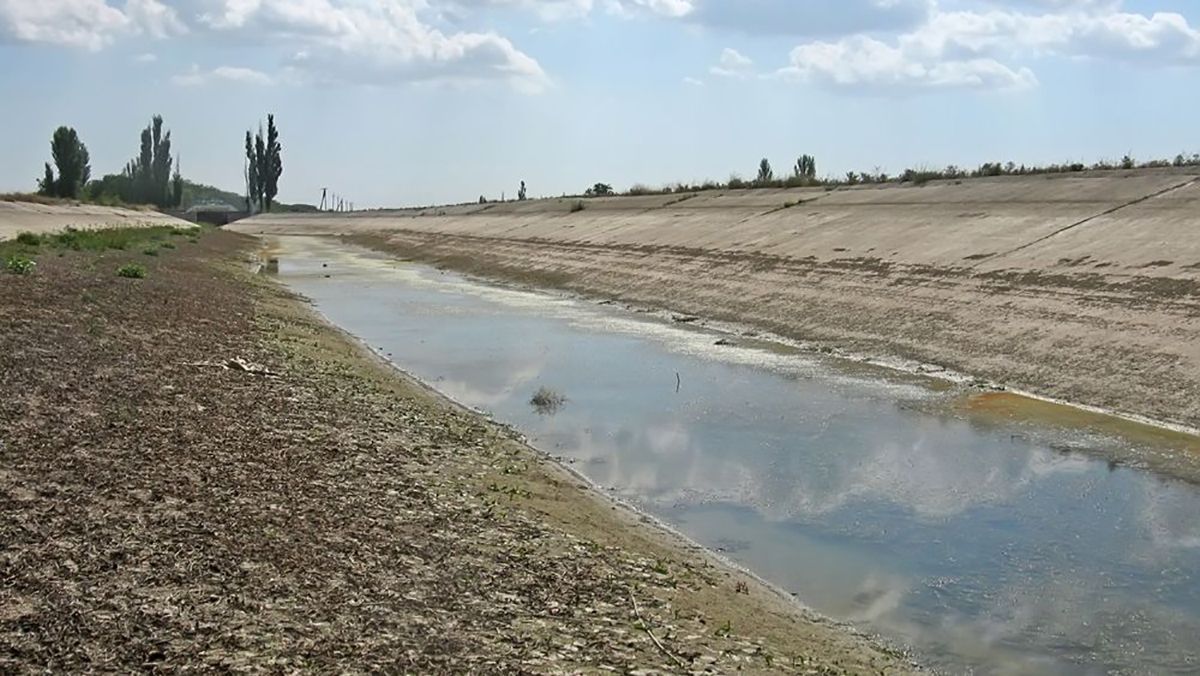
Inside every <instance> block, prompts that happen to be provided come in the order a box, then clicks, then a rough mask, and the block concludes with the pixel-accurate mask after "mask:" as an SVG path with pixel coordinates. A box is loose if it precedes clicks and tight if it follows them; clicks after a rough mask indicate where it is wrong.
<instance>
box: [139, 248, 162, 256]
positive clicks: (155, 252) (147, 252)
mask: <svg viewBox="0 0 1200 676" xmlns="http://www.w3.org/2000/svg"><path fill="white" fill-rule="evenodd" d="M142 253H143V254H145V255H147V256H157V255H158V249H155V248H153V247H151V248H149V249H142Z"/></svg>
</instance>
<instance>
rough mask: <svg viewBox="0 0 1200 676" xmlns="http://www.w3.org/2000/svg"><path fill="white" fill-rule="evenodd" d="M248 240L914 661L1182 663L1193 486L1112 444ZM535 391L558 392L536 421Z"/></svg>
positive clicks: (466, 399)
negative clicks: (1133, 462)
mask: <svg viewBox="0 0 1200 676" xmlns="http://www.w3.org/2000/svg"><path fill="white" fill-rule="evenodd" d="M273 246H274V247H275V248H274V253H272V255H278V256H279V257H280V261H281V263H280V266H279V276H280V278H281V279H282V280H283V281H284V282H285V283H287V284H288V285H289V286H291V287H292V288H294V289H295V290H297V291H299V292H301V293H303V294H304V295H306V296H308V297H309V298H311V299H313V301H314V302H315V304H316V306H317V308H318V309H319V310H320V311H321V312H322V313H324V314H325V315H326V316H327V317H328V318H329V319H330V320H332V321H333V322H335V323H336V324H338V325H340V326H342V327H343V328H345V329H347V330H348V331H350V332H351V333H353V334H355V335H357V336H359V337H360V338H362V339H363V340H364V341H366V342H367V343H368V344H370V345H371V346H372V347H374V348H375V349H376V350H378V351H379V352H380V353H381V354H384V355H386V356H388V357H389V358H391V359H392V360H393V361H394V362H395V363H396V364H397V365H398V366H400V367H401V368H403V369H405V370H406V371H408V372H410V373H412V374H414V375H416V376H418V377H420V378H421V379H423V380H425V381H426V382H428V383H430V384H431V385H433V386H434V387H436V388H437V389H439V390H440V391H442V392H443V393H445V394H447V395H449V396H450V397H452V398H454V399H456V400H458V401H460V402H462V403H464V404H467V405H470V406H474V407H477V408H480V409H483V410H485V411H488V412H490V413H492V414H494V416H495V417H496V419H498V420H501V421H504V422H507V423H510V424H512V425H513V426H515V427H516V428H517V429H518V430H520V431H521V432H523V433H525V434H526V435H527V436H528V437H529V438H530V440H531V442H532V443H533V444H534V445H536V446H537V447H539V448H541V449H543V450H545V451H547V452H549V453H551V454H553V455H556V456H561V457H563V458H564V459H566V461H567V462H571V463H573V465H574V467H575V468H576V469H577V470H579V471H580V472H582V473H583V474H585V475H586V476H587V477H589V478H590V479H591V480H593V481H594V482H596V483H597V484H598V485H600V486H601V487H603V488H605V489H607V490H610V491H612V492H613V493H614V494H616V495H618V496H619V497H621V498H622V499H624V500H626V501H628V502H630V503H632V504H634V505H636V506H638V507H640V508H642V509H644V510H645V511H647V512H649V513H651V514H653V515H655V516H657V517H659V518H661V519H662V520H664V521H666V522H667V523H669V524H671V525H673V526H675V527H676V528H677V529H678V530H680V531H681V532H683V533H684V534H686V535H688V536H690V537H691V538H692V539H694V540H696V541H697V542H699V543H701V544H704V545H706V546H708V547H711V548H713V549H717V550H718V551H721V552H723V553H724V554H725V555H726V556H727V557H729V558H731V559H733V560H734V561H736V562H738V563H740V564H742V565H744V566H746V567H747V568H749V569H751V570H753V571H755V572H756V573H758V574H759V575H761V576H762V577H764V578H766V579H768V580H770V581H772V582H774V583H775V584H777V585H778V586H780V587H782V588H784V589H787V590H789V591H792V592H794V593H795V594H796V595H797V596H798V597H799V599H800V600H802V601H803V602H804V603H806V604H807V605H810V606H812V607H813V608H815V609H816V610H818V611H820V612H822V613H824V614H826V615H829V616H832V617H835V618H838V619H843V620H848V621H850V622H853V623H854V624H856V625H858V626H860V627H861V628H863V629H866V630H868V631H873V632H877V633H879V634H880V635H882V636H885V637H887V638H889V639H891V640H892V641H894V642H896V643H900V644H903V645H906V646H909V647H911V648H912V649H913V650H914V652H915V653H916V656H917V658H918V659H919V661H921V662H923V663H925V664H927V665H929V666H933V667H935V668H939V669H942V670H944V671H947V672H951V673H964V672H972V671H973V672H975V673H1078V674H1102V673H1112V672H1123V673H1155V674H1162V673H1194V672H1196V671H1197V670H1200V638H1198V637H1200V579H1198V578H1197V571H1198V570H1200V518H1197V517H1198V516H1200V489H1198V488H1197V486H1195V485H1193V484H1190V483H1186V482H1183V481H1179V480H1172V479H1167V478H1162V475H1155V474H1152V473H1150V472H1147V471H1143V470H1138V469H1132V468H1126V467H1120V466H1117V465H1115V464H1113V463H1111V462H1107V461H1105V460H1104V459H1103V458H1104V457H1105V456H1106V455H1107V454H1108V453H1109V452H1110V450H1111V449H1110V447H1114V446H1115V445H1118V444H1120V443H1122V442H1121V441H1120V440H1117V439H1112V438H1109V437H1106V436H1105V435H1104V434H1103V433H1102V432H1098V431H1096V430H1094V429H1064V428H1054V427H1043V426H1041V425H1040V424H1039V423H1037V422H1036V421H1035V422H1034V423H1030V424H1023V425H1010V424H1007V423H998V422H996V421H994V420H982V419H978V418H973V417H970V416H968V415H966V414H963V413H962V412H961V410H960V409H961V407H956V406H955V405H953V402H952V401H951V399H952V398H953V397H955V396H956V395H955V394H954V393H947V392H946V391H945V388H944V387H936V386H934V384H933V383H930V382H926V381H923V380H921V379H919V378H917V377H911V376H903V375H899V374H895V373H892V372H886V371H882V370H875V369H871V368H869V367H863V366H860V365H854V364H846V363H841V362H836V361H833V360H825V359H821V358H817V357H813V356H811V355H809V354H806V353H801V352H799V351H795V350H790V349H786V348H781V347H778V346H772V345H768V344H765V343H763V344H756V343H752V342H745V339H737V340H738V343H739V344H738V345H736V346H716V345H714V342H715V341H716V340H717V338H718V337H719V336H717V335H715V334H713V333H711V332H707V331H705V330H703V329H702V328H696V327H690V326H684V325H680V324H673V323H671V322H669V321H662V320H659V319H657V318H653V317H648V316H641V315H637V314H634V313H631V312H628V311H626V310H623V309H620V308H616V307H612V306H601V305H597V304H593V303H588V302H585V301H578V300H571V299H565V298H561V297H557V296H551V295H543V294H536V293H526V292H521V291H514V290H509V289H503V288H498V287H494V286H490V285H487V284H482V283H477V282H474V281H471V280H466V279H464V278H462V277H460V276H457V275H454V274H450V273H442V272H438V271H436V270H433V269H430V268H426V267H422V266H417V265H412V264H406V263H400V262H397V261H394V260H392V259H389V258H387V257H385V256H383V255H380V254H375V253H371V252H367V251H365V250H362V249H358V248H355V247H351V246H345V245H341V244H339V243H337V242H334V241H327V240H318V239H312V238H286V237H285V238H280V239H278V240H277V241H275V242H273ZM326 266H327V267H326ZM541 387H547V388H550V389H552V390H553V391H555V392H558V393H561V394H562V395H564V396H565V397H566V402H565V404H563V405H562V406H561V407H558V408H557V409H556V410H554V411H552V412H547V411H546V410H545V409H543V410H542V411H541V412H539V410H538V409H537V408H536V407H534V406H532V405H531V404H530V398H531V397H532V396H533V394H534V393H535V392H537V391H538V389H539V388H541ZM1064 448H1070V449H1081V450H1083V451H1085V452H1074V451H1070V452H1068V451H1063V450H1062V449H1064ZM1056 449H1057V450H1056ZM1093 450H1094V451H1095V452H1094V453H1092V452H1091V451H1093Z"/></svg>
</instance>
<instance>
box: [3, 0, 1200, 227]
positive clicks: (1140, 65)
mask: <svg viewBox="0 0 1200 676" xmlns="http://www.w3.org/2000/svg"><path fill="white" fill-rule="evenodd" d="M0 66H2V67H0V91H2V92H3V97H2V101H3V102H2V103H0V130H3V131H2V132H0V158H2V161H0V191H7V190H29V189H32V188H33V186H34V181H35V179H36V178H37V177H38V176H39V175H40V173H41V171H40V167H41V165H42V162H44V161H46V160H48V159H49V138H50V135H51V133H52V132H53V130H54V128H55V127H57V126H58V125H60V124H66V125H70V126H74V127H75V128H76V129H78V130H79V132H80V135H81V136H82V138H83V140H84V141H85V142H86V143H87V144H88V147H89V149H90V151H91V156H92V166H93V173H94V174H96V175H99V174H103V173H109V172H115V171H117V170H118V169H119V168H120V167H121V166H123V165H124V163H125V162H126V161H127V160H128V159H129V158H130V157H132V156H133V154H134V153H135V152H136V149H137V139H138V132H139V130H140V129H141V127H143V126H145V124H146V122H147V121H148V119H149V118H150V116H151V115H152V114H154V113H160V114H162V115H163V116H164V117H165V118H166V123H167V126H168V127H169V128H170V129H171V130H172V132H173V140H174V144H175V149H176V150H177V151H178V152H179V153H180V155H181V160H182V167H183V172H184V174H185V175H186V176H188V177H189V178H192V179H194V180H198V181H202V182H205V183H211V184H215V185H218V186H222V187H225V188H227V189H232V190H240V188H241V185H242V178H241V171H242V161H241V143H242V137H243V134H244V132H245V130H246V129H247V128H248V127H252V126H256V125H257V123H258V120H259V119H261V118H263V117H264V116H265V114H266V113H267V112H274V113H275V114H276V117H277V119H278V122H279V126H280V127H281V131H282V140H283V144H284V162H285V165H284V166H285V169H284V175H283V178H282V179H281V195H280V196H281V198H282V199H284V200H285V201H307V202H314V201H316V200H318V199H319V197H320V189H321V188H322V187H325V186H328V187H331V188H333V189H335V190H336V191H337V192H339V193H341V194H343V195H345V196H347V197H348V198H349V199H353V200H354V201H355V203H356V204H357V205H358V206H384V205H406V204H430V203H440V202H457V201H465V200H473V199H476V198H478V196H479V195H480V194H484V195H487V196H488V197H499V196H500V194H501V192H502V191H503V192H506V193H507V194H508V195H510V196H511V195H512V194H513V193H514V192H515V191H516V188H517V185H518V184H519V181H521V180H525V181H526V182H527V183H528V185H529V188H530V193H531V194H533V195H557V194H560V193H563V192H578V191H582V190H583V189H584V188H585V187H587V186H588V185H591V184H592V183H595V182H597V181H605V182H609V183H613V184H614V185H616V186H618V187H627V186H629V185H630V184H632V183H638V182H640V183H646V184H650V185H659V184H663V183H667V182H673V181H700V180H704V179H707V178H713V179H722V180H723V179H726V178H728V177H729V176H730V174H731V173H734V172H736V173H738V174H740V175H742V176H751V175H753V173H754V171H755V168H756V165H757V162H758V159H759V158H761V157H764V156H765V157H768V158H770V159H771V161H772V162H773V163H774V164H775V166H776V168H777V170H784V169H786V167H788V166H790V165H791V163H792V162H794V160H795V158H796V157H797V156H798V155H799V154H801V153H810V154H813V155H815V156H816V157H817V161H818V168H819V171H820V173H822V174H836V175H841V174H844V173H845V172H846V171H848V170H857V171H861V170H873V169H874V168H875V167H880V168H882V169H883V170H884V171H888V172H891V173H896V172H898V171H901V170H903V169H904V168H905V167H908V166H917V165H928V166H944V165H946V164H950V163H954V164H958V165H961V166H975V165H977V164H979V163H981V162H984V161H990V160H1001V161H1007V160H1012V161H1015V162H1018V163H1021V162H1027V163H1034V162H1037V163H1045V162H1062V161H1072V160H1077V161H1088V162H1090V161H1094V160H1097V159H1102V158H1119V157H1120V156H1121V155H1123V154H1125V153H1127V152H1129V153H1132V154H1133V155H1134V156H1135V157H1141V158H1149V157H1168V156H1174V155H1175V154H1176V153H1179V152H1187V153H1191V152H1200V124H1197V119H1198V118H1200V112H1198V111H1200V86H1198V85H1200V69H1198V68H1197V66H1200V8H1197V6H1196V5H1195V3H1190V2H1183V1H1178V0H1177V1H1174V2H1171V1H1167V0H1161V1H1152V0H1126V1H1124V2H1121V1H1119V0H1013V1H1010V2H996V1H992V0H811V1H806V0H177V1H175V2H167V1H165V0H0Z"/></svg>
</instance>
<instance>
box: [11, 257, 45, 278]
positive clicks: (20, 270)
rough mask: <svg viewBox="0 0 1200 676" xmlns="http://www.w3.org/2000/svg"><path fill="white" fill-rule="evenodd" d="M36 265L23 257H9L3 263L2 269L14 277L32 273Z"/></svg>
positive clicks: (31, 260)
mask: <svg viewBox="0 0 1200 676" xmlns="http://www.w3.org/2000/svg"><path fill="white" fill-rule="evenodd" d="M36 265H37V262H35V261H34V260H33V259H31V258H27V257H25V256H9V257H8V260H6V261H4V269H5V270H8V271H9V272H11V273H12V274H14V275H27V274H29V273H31V272H33V268H34V267H35V266H36Z"/></svg>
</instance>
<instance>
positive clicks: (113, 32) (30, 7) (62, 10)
mask: <svg viewBox="0 0 1200 676" xmlns="http://www.w3.org/2000/svg"><path fill="white" fill-rule="evenodd" d="M184 30H186V29H185V27H184V25H183V23H182V22H181V21H180V20H179V17H178V15H177V14H176V13H175V10H174V9H172V8H170V7H168V6H166V5H164V4H163V3H161V2H158V0H129V1H128V2H127V3H126V4H125V5H124V6H123V7H117V6H115V5H110V4H109V3H108V2H106V1H105V0H36V1H32V2H31V1H30V0H0V35H2V36H5V37H7V38H9V39H12V40H16V41H18V42H40V43H49V44H55V45H63V46H67V47H77V48H82V49H88V50H92V51H95V50H99V49H102V48H103V47H104V46H106V45H108V44H110V43H111V42H113V41H114V40H115V39H117V38H118V37H120V36H123V35H138V34H148V35H151V36H153V37H158V38H162V37H167V36H169V35H172V34H176V33H180V32H183V31H184Z"/></svg>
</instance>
